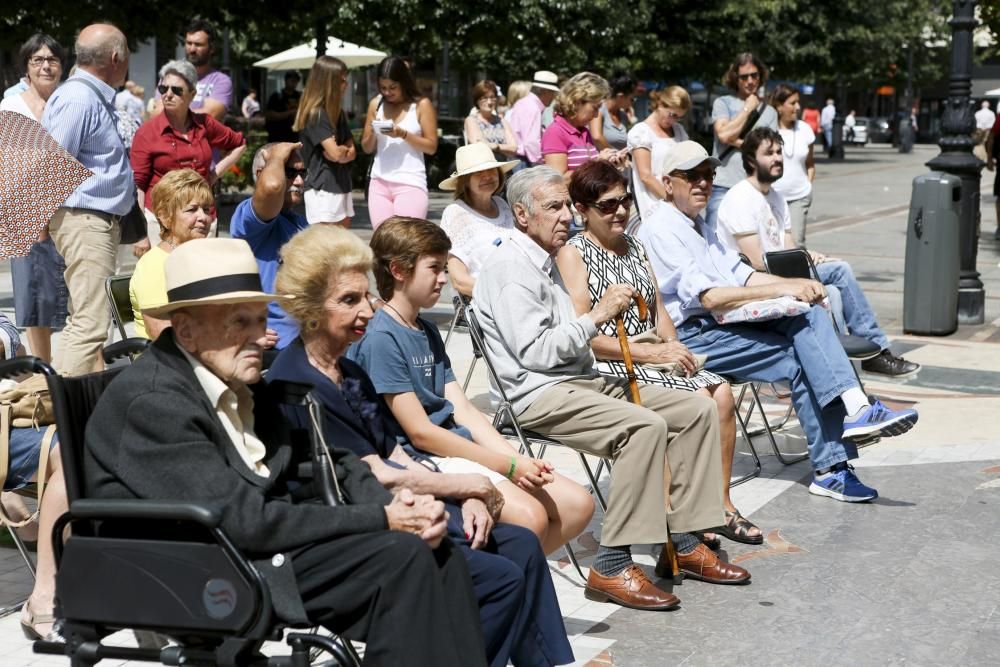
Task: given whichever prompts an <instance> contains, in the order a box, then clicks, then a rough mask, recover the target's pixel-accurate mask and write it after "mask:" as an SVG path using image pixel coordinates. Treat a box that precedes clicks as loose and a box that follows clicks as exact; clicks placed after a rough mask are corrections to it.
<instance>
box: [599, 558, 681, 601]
mask: <svg viewBox="0 0 1000 667" xmlns="http://www.w3.org/2000/svg"><path fill="white" fill-rule="evenodd" d="M583 594H584V596H585V597H586V598H587V599H588V600H593V601H594V602H614V603H615V604H620V605H621V606H623V607H629V608H631V609H638V610H640V611H667V610H670V609H676V608H677V607H678V606H679V605H680V603H681V601H680V600H679V599H678V598H677V596H676V595H671V594H670V593H668V592H666V591H664V590H661V589H659V588H657V587H656V586H655V585H654V584H653V582H652V581H650V580H649V577H647V576H646V573H645V572H644V571H643V569H642V568H641V567H639V566H638V565H636V564H635V563H633V564H632V565H629V566H628V567H627V568H625V569H624V570H622V571H621V572H619V573H618V574H616V575H615V576H613V577H605V576H604V575H602V574H600V573H599V572H598V571H597V570H595V569H594V568H590V576H589V577H587V586H586V588H584V589H583Z"/></svg>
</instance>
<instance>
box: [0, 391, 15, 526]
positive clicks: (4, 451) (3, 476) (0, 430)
mask: <svg viewBox="0 0 1000 667" xmlns="http://www.w3.org/2000/svg"><path fill="white" fill-rule="evenodd" d="M13 412H14V406H12V405H11V404H10V403H3V404H2V405H0V489H2V488H3V485H4V484H6V483H7V471H8V470H9V468H10V426H11V418H12V416H13ZM2 507H3V505H2V504H0V509H2Z"/></svg>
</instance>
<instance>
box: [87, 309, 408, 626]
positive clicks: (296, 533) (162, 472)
mask: <svg viewBox="0 0 1000 667" xmlns="http://www.w3.org/2000/svg"><path fill="white" fill-rule="evenodd" d="M252 389H253V391H254V419H255V431H256V433H257V435H258V437H260V439H261V440H262V441H263V442H264V443H265V445H266V447H267V455H266V457H265V459H264V462H265V463H266V464H267V466H268V468H269V470H270V476H269V477H267V478H264V477H261V476H259V475H257V474H255V473H254V472H253V471H251V470H250V469H249V468H248V467H247V465H246V464H245V463H244V462H243V459H242V458H241V457H240V455H239V453H238V452H237V451H236V448H235V447H234V446H233V444H232V442H231V441H230V440H229V437H228V436H227V434H226V432H225V430H224V428H223V426H222V424H221V422H220V421H219V419H218V417H217V416H216V414H215V409H214V408H213V406H212V405H211V404H210V403H209V401H208V398H207V397H206V396H205V394H204V392H203V391H202V390H201V387H200V385H199V384H198V380H197V378H196V377H195V375H194V371H193V369H192V368H191V365H190V364H189V363H188V361H187V359H186V358H185V357H184V356H183V354H182V353H181V352H180V350H179V349H178V347H177V345H176V343H175V342H174V340H173V332H172V331H171V330H170V329H167V330H166V331H164V333H163V334H162V335H161V336H160V337H159V339H158V340H157V341H156V343H155V344H154V345H153V346H152V347H151V348H150V349H149V350H148V351H147V352H146V353H145V354H143V355H142V357H140V358H139V359H138V360H137V361H136V363H135V364H134V365H132V366H131V367H130V368H127V369H125V370H124V371H122V373H121V374H120V375H119V376H118V377H117V378H116V379H115V380H114V381H113V382H112V383H111V384H110V385H109V386H108V388H107V390H105V392H104V394H103V395H102V396H101V399H100V401H99V402H98V404H97V407H96V409H95V411H94V414H93V415H92V417H91V418H90V420H89V422H88V424H87V431H86V454H85V459H84V470H85V475H86V489H87V496H88V497H94V498H145V499H153V500H183V501H196V502H199V503H202V504H205V505H208V506H210V507H214V508H217V509H219V510H220V511H221V513H222V528H223V530H225V532H226V533H227V534H228V535H229V537H230V538H231V539H232V540H233V542H234V543H235V544H236V545H237V546H238V547H240V548H241V549H243V550H244V551H245V552H246V553H247V554H248V555H249V556H250V557H252V558H257V559H260V560H259V564H260V568H261V571H262V572H261V573H262V574H263V575H264V578H265V580H267V581H268V584H269V587H270V588H271V592H272V597H273V598H274V602H275V608H276V610H277V611H278V613H279V615H280V616H282V617H283V618H285V620H289V621H304V620H305V613H304V611H303V610H302V607H301V600H300V599H299V597H298V591H297V588H296V587H295V581H294V577H292V573H291V567H290V566H288V565H286V566H285V567H281V566H280V565H279V566H273V565H272V561H271V556H272V555H273V554H276V553H281V552H289V551H293V550H295V549H298V548H300V547H304V546H306V545H308V544H311V543H314V542H319V541H323V540H328V539H331V538H335V537H337V536H342V535H350V534H357V533H367V532H372V531H378V530H385V529H387V527H388V524H387V520H386V515H385V510H384V505H387V504H388V503H389V502H390V501H391V499H392V496H391V494H389V493H388V492H387V491H386V490H385V489H384V488H383V487H382V485H381V484H379V483H378V481H377V480H376V479H375V478H374V476H373V475H372V474H371V471H370V470H369V468H368V466H367V465H365V464H364V463H363V462H361V461H360V460H359V459H358V458H357V457H356V456H354V455H353V454H350V453H348V452H346V451H343V450H335V451H334V452H333V457H334V462H335V469H336V473H337V477H338V479H339V481H340V486H341V489H342V491H343V493H344V495H345V496H346V497H347V499H348V502H349V504H347V505H342V506H338V507H328V506H326V505H323V504H321V503H319V502H318V501H316V500H315V499H314V498H305V499H303V498H299V497H293V496H292V494H291V493H290V492H289V488H288V484H287V482H288V481H289V480H290V479H291V478H292V475H293V472H294V471H295V470H296V464H297V462H298V460H299V459H301V458H302V457H301V456H297V455H296V450H297V448H296V447H294V446H293V442H295V441H296V438H295V432H294V431H293V430H292V429H291V428H290V427H289V425H288V423H287V422H286V421H285V420H284V419H283V418H282V416H281V413H280V410H279V407H278V405H277V403H276V401H275V400H273V396H271V394H270V392H269V391H268V389H267V387H266V386H264V385H263V383H259V384H258V385H257V386H255V387H253V388H252ZM300 435H301V433H300ZM298 451H302V448H301V447H299V448H298ZM305 451H308V450H305ZM278 560H279V561H280V560H281V559H278ZM276 562H277V561H276ZM284 562H285V563H290V562H291V559H290V558H285V559H284ZM289 601H291V602H292V603H293V604H292V606H291V607H289V606H288V605H286V604H285V603H286V602H289Z"/></svg>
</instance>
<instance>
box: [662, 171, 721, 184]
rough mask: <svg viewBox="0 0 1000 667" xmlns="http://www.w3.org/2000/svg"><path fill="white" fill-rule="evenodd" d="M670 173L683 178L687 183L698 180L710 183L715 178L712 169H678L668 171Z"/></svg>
mask: <svg viewBox="0 0 1000 667" xmlns="http://www.w3.org/2000/svg"><path fill="white" fill-rule="evenodd" d="M670 175H671V176H677V177H679V178H683V179H684V180H685V181H687V182H688V183H698V182H699V181H706V182H708V183H711V182H712V181H714V180H715V170H714V169H678V170H677V171H672V172H670Z"/></svg>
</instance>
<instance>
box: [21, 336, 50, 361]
mask: <svg viewBox="0 0 1000 667" xmlns="http://www.w3.org/2000/svg"><path fill="white" fill-rule="evenodd" d="M25 334H27V336H28V347H30V348H31V354H33V355H34V356H36V357H38V358H39V359H41V360H42V361H44V362H45V363H47V364H51V363H52V329H51V328H49V327H28V328H27V329H25Z"/></svg>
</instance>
